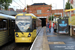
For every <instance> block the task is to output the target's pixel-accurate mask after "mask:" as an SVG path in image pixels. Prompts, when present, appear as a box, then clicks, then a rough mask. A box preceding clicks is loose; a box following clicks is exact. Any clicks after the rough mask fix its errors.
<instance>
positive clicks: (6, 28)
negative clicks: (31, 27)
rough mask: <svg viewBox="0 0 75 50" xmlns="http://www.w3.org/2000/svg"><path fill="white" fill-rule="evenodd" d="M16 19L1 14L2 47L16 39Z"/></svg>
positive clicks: (0, 36)
mask: <svg viewBox="0 0 75 50" xmlns="http://www.w3.org/2000/svg"><path fill="white" fill-rule="evenodd" d="M14 29H15V17H14V16H10V15H5V14H0V46H3V45H4V44H6V43H7V42H9V41H12V40H13V39H14Z"/></svg>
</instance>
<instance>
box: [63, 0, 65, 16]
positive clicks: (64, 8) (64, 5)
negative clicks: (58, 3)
mask: <svg viewBox="0 0 75 50" xmlns="http://www.w3.org/2000/svg"><path fill="white" fill-rule="evenodd" d="M64 10H65V0H63V16H65V12H64Z"/></svg>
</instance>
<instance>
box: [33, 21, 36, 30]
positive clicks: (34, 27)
mask: <svg viewBox="0 0 75 50" xmlns="http://www.w3.org/2000/svg"><path fill="white" fill-rule="evenodd" d="M33 29H36V20H33Z"/></svg>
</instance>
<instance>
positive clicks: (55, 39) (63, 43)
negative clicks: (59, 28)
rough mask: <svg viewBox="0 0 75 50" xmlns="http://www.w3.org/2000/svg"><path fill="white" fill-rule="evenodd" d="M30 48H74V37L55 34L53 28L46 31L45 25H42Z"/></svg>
mask: <svg viewBox="0 0 75 50" xmlns="http://www.w3.org/2000/svg"><path fill="white" fill-rule="evenodd" d="M30 50H75V37H70V36H69V35H59V34H58V33H57V34H55V33H53V28H51V33H49V32H47V33H46V27H43V28H42V29H41V30H40V32H39V34H38V36H37V37H36V39H35V40H34V42H33V44H32V46H31V48H30Z"/></svg>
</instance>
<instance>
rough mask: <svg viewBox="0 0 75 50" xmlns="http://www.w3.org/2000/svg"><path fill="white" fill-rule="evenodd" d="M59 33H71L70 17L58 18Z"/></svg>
mask: <svg viewBox="0 0 75 50" xmlns="http://www.w3.org/2000/svg"><path fill="white" fill-rule="evenodd" d="M58 33H59V34H68V33H69V25H68V19H59V20H58Z"/></svg>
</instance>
